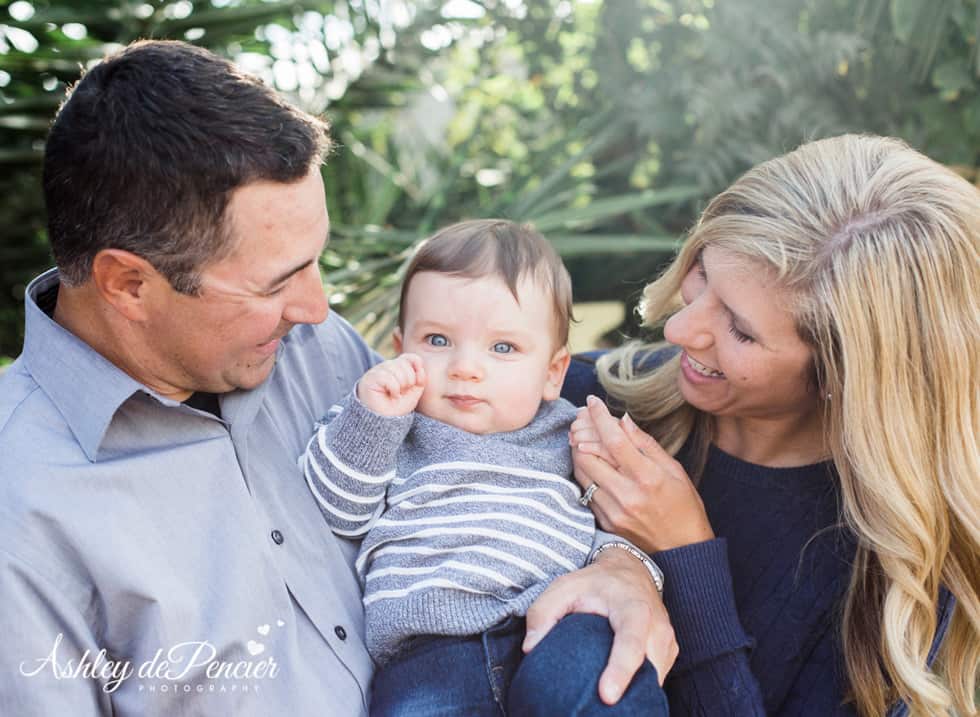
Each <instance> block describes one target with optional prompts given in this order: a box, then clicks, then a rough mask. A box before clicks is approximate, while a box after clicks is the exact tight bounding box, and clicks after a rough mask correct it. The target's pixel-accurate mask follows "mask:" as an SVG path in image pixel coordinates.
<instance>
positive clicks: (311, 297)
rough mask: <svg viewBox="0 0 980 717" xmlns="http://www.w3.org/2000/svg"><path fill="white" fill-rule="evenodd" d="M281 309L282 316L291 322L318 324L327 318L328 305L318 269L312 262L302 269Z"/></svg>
mask: <svg viewBox="0 0 980 717" xmlns="http://www.w3.org/2000/svg"><path fill="white" fill-rule="evenodd" d="M291 289H292V291H291V292H290V296H289V301H288V302H287V303H286V306H285V307H284V308H283V310H282V318H283V320H284V321H288V322H289V323H291V324H319V323H322V322H323V321H324V320H326V318H327V314H328V313H330V306H329V304H328V303H327V295H326V294H325V293H324V291H323V283H322V282H321V281H320V269H319V268H318V267H317V265H316V264H315V263H314V264H312V265H311V266H309V267H307V268H306V269H303V271H302V272H301V276H297V277H296V282H295V285H294V286H293V287H291Z"/></svg>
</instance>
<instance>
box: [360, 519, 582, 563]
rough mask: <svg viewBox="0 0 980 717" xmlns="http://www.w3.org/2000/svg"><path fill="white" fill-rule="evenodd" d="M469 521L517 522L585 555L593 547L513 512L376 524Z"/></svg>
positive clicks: (380, 523) (424, 523) (391, 521)
mask: <svg viewBox="0 0 980 717" xmlns="http://www.w3.org/2000/svg"><path fill="white" fill-rule="evenodd" d="M469 522H479V523H483V522H504V523H517V524H518V525H523V526H524V527H525V528H530V529H531V530H536V531H538V532H539V533H544V534H545V535H550V536H551V537H552V538H554V539H555V540H558V541H560V542H562V543H565V545H567V546H569V547H570V548H572V549H573V550H576V551H578V552H580V553H582V554H583V555H588V554H589V552H590V551H591V549H592V544H591V543H582V542H579V541H578V540H575V538H571V537H569V536H567V535H565V534H564V533H562V532H561V531H560V530H555V529H554V528H552V527H550V526H547V525H542V524H541V523H538V522H536V521H533V520H531V519H529V518H525V517H524V516H521V515H514V514H513V513H464V514H463V515H435V516H432V517H429V518H410V519H408V520H401V519H397V520H396V519H394V518H380V519H378V522H376V523H375V525H388V526H399V525H449V524H452V523H469Z"/></svg>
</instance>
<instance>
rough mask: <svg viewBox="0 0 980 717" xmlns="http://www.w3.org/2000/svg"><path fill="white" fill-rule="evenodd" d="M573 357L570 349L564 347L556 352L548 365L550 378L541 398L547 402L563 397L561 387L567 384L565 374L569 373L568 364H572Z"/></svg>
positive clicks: (546, 382)
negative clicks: (569, 351)
mask: <svg viewBox="0 0 980 717" xmlns="http://www.w3.org/2000/svg"><path fill="white" fill-rule="evenodd" d="M571 360H572V355H571V354H570V353H568V347H566V346H562V347H561V348H560V349H558V350H557V351H555V353H554V355H553V356H552V357H551V363H549V364H548V377H547V380H546V381H545V384H544V391H542V392H541V398H542V399H543V400H545V401H554V400H555V399H557V398H560V397H561V385H562V384H563V383H564V382H565V372H566V371H568V364H569V363H571Z"/></svg>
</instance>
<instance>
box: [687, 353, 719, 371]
mask: <svg viewBox="0 0 980 717" xmlns="http://www.w3.org/2000/svg"><path fill="white" fill-rule="evenodd" d="M687 362H688V364H690V366H691V368H693V369H694V370H695V371H697V372H698V373H699V374H701V375H702V376H724V375H725V374H723V373H722V372H721V371H715V370H714V369H713V368H708V367H707V366H705V365H704V364H703V363H698V362H697V361H695V360H694V358H693V357H692V356H691V355H690V354H688V355H687Z"/></svg>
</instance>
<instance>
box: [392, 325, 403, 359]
mask: <svg viewBox="0 0 980 717" xmlns="http://www.w3.org/2000/svg"><path fill="white" fill-rule="evenodd" d="M391 343H392V344H393V345H394V346H395V353H397V354H400V353H401V352H402V330H401V327H399V326H396V327H395V328H394V330H393V331H392V332H391Z"/></svg>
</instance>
